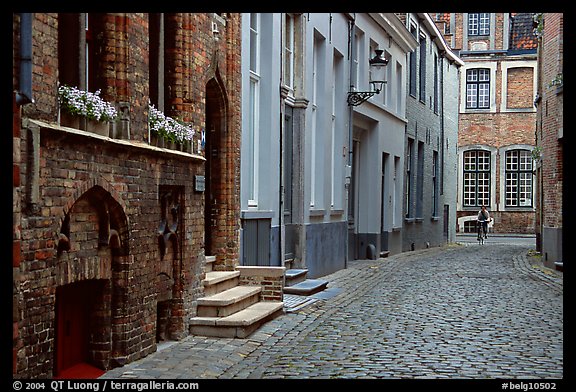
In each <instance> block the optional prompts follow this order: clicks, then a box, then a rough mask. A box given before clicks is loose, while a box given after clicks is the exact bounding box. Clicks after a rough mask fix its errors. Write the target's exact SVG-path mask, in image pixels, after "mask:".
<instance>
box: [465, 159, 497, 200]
mask: <svg viewBox="0 0 576 392" xmlns="http://www.w3.org/2000/svg"><path fill="white" fill-rule="evenodd" d="M463 159H464V173H463V179H464V183H463V192H464V194H463V200H464V206H465V207H479V206H483V205H484V206H487V207H489V206H490V169H491V162H490V152H489V151H483V150H470V151H465V152H464V156H463Z"/></svg>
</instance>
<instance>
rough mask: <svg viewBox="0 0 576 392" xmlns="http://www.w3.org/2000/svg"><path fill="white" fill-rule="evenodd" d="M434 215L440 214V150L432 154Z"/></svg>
mask: <svg viewBox="0 0 576 392" xmlns="http://www.w3.org/2000/svg"><path fill="white" fill-rule="evenodd" d="M432 216H438V151H434V152H433V156H432Z"/></svg>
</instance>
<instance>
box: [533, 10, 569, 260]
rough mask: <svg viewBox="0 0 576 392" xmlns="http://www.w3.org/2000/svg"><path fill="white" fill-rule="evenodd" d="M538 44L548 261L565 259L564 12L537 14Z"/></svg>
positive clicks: (540, 216) (542, 234)
mask: <svg viewBox="0 0 576 392" xmlns="http://www.w3.org/2000/svg"><path fill="white" fill-rule="evenodd" d="M536 24H537V28H536V29H537V31H538V33H539V41H538V42H539V46H538V67H539V72H538V96H537V99H536V104H537V108H538V114H537V123H536V144H537V146H538V149H539V151H538V154H537V155H538V160H537V163H536V174H537V178H538V182H537V188H536V189H537V192H536V194H537V198H536V206H537V208H536V238H537V248H538V250H539V251H540V252H542V255H543V260H544V263H545V264H546V265H547V266H549V267H554V263H555V262H557V261H563V256H562V246H563V243H562V227H563V219H562V214H563V195H564V191H563V188H564V176H563V168H564V122H563V121H564V114H563V103H564V96H563V90H564V81H563V73H564V59H563V57H564V16H563V14H558V13H544V14H539V15H538V16H537V17H536Z"/></svg>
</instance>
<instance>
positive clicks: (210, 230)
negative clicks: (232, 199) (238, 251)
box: [204, 77, 228, 264]
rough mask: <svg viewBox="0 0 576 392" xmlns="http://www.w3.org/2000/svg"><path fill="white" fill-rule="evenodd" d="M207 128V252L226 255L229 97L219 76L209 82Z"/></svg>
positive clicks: (207, 88)
mask: <svg viewBox="0 0 576 392" xmlns="http://www.w3.org/2000/svg"><path fill="white" fill-rule="evenodd" d="M205 115H206V127H205V140H206V145H205V156H206V163H205V165H206V166H205V175H206V177H205V192H204V196H205V207H204V208H205V210H204V233H205V254H206V255H215V256H216V260H217V264H218V259H219V257H225V252H224V248H225V247H226V232H225V226H226V211H227V209H228V206H227V205H226V198H225V197H226V195H225V187H226V184H227V178H226V162H227V159H226V158H227V154H228V149H227V145H226V138H227V132H226V98H225V93H224V91H223V87H222V84H221V83H220V80H218V79H217V78H216V77H214V78H212V79H210V80H209V81H208V83H207V84H206V113H205Z"/></svg>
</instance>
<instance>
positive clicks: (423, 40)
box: [418, 35, 426, 103]
mask: <svg viewBox="0 0 576 392" xmlns="http://www.w3.org/2000/svg"><path fill="white" fill-rule="evenodd" d="M419 72H420V75H419V76H420V77H419V81H420V85H419V86H418V87H419V88H420V101H422V102H424V103H425V102H426V36H423V35H421V36H420V70H419Z"/></svg>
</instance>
